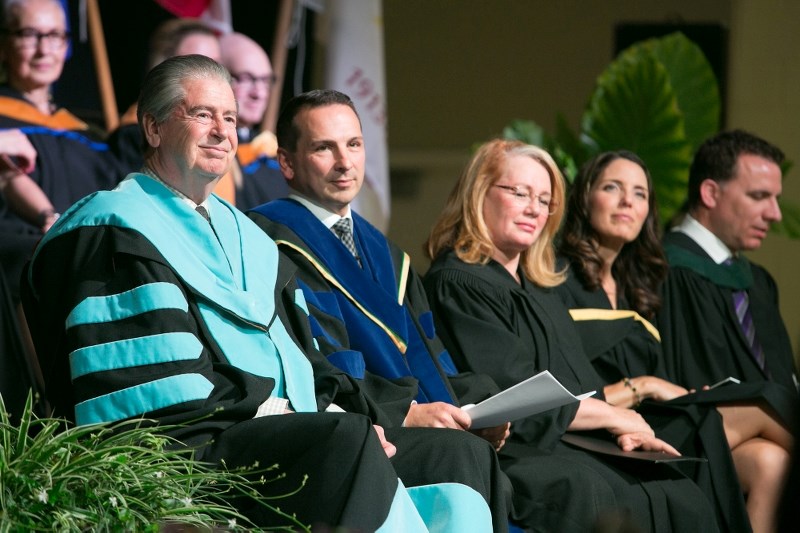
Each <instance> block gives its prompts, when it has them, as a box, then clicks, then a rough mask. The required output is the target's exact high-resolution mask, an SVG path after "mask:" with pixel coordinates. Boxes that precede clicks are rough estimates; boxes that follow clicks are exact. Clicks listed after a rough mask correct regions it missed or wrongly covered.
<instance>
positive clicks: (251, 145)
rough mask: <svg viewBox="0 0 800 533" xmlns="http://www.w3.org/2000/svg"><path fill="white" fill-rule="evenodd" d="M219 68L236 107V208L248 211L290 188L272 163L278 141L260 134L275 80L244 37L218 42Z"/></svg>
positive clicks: (263, 57) (264, 57) (253, 44)
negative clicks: (223, 71)
mask: <svg viewBox="0 0 800 533" xmlns="http://www.w3.org/2000/svg"><path fill="white" fill-rule="evenodd" d="M219 44H220V47H221V48H222V59H221V62H222V65H223V66H224V67H225V68H227V69H228V71H229V72H230V73H231V77H232V78H233V94H234V95H235V96H236V102H237V103H238V104H239V117H238V119H239V123H238V125H237V132H238V133H239V149H238V150H237V152H236V162H237V165H234V167H233V169H232V174H233V182H234V185H235V197H234V202H233V203H235V205H236V207H238V208H239V209H241V210H243V211H244V210H247V209H250V208H253V207H256V206H258V205H261V204H263V203H266V202H269V201H270V200H275V199H277V198H283V197H284V196H287V195H288V194H289V187H288V186H287V185H286V180H285V179H283V174H281V170H280V166H279V165H278V161H277V159H275V157H276V155H277V150H278V141H277V139H276V138H275V134H274V133H273V132H271V131H260V129H261V121H262V120H263V118H264V113H265V112H266V110H267V105H268V104H269V98H270V94H271V90H272V87H273V86H274V85H275V82H276V76H275V74H274V73H273V71H272V64H271V63H270V60H269V57H268V56H267V53H266V52H265V51H264V49H263V48H261V46H260V45H259V44H258V43H257V42H255V41H254V40H253V39H251V38H250V37H248V36H247V35H243V34H241V33H236V32H234V33H229V34H227V35H223V36H222V37H220V40H219Z"/></svg>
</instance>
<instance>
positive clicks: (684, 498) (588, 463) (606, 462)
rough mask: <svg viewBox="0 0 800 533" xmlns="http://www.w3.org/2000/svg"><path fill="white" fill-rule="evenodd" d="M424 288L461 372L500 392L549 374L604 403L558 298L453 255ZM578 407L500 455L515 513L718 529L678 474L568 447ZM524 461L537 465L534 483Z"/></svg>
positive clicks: (562, 526)
mask: <svg viewBox="0 0 800 533" xmlns="http://www.w3.org/2000/svg"><path fill="white" fill-rule="evenodd" d="M424 283H425V288H426V290H427V292H428V298H429V300H430V303H431V307H432V309H433V313H434V317H435V321H436V328H437V331H438V332H439V334H440V336H441V338H442V340H443V342H444V343H445V346H446V347H447V348H448V350H449V351H450V353H451V354H452V356H453V358H454V360H455V362H456V365H457V366H459V368H460V369H463V370H471V371H474V372H481V373H487V374H489V375H490V376H492V377H493V378H494V379H495V381H496V382H497V384H498V385H499V386H500V387H501V388H507V387H509V386H511V385H514V384H516V383H518V382H520V381H522V380H523V379H525V378H528V377H530V376H532V375H534V374H536V373H538V372H540V371H543V370H549V371H550V372H551V373H552V374H553V375H554V376H555V377H556V378H557V379H558V380H559V381H560V382H561V383H562V384H563V385H564V386H565V387H566V388H567V389H568V390H570V391H571V392H572V393H573V394H579V393H584V392H587V391H591V390H597V391H598V393H599V394H600V396H602V380H601V379H600V377H599V376H598V375H597V374H596V373H595V372H594V370H593V368H592V367H591V365H590V364H589V362H588V360H587V359H586V356H585V355H583V353H582V347H581V345H580V341H579V339H578V335H577V333H576V332H575V329H574V324H573V322H572V320H571V318H570V316H569V313H568V311H567V309H566V308H565V307H564V305H563V304H562V303H561V300H560V299H559V298H558V296H556V295H555V294H554V293H553V291H551V290H546V289H541V288H538V287H535V286H534V285H532V284H531V283H529V282H527V281H525V282H523V285H522V286H520V285H519V284H517V283H516V281H515V280H514V279H513V277H512V276H511V275H510V274H508V272H507V271H506V270H505V269H504V268H503V267H502V266H501V265H500V264H498V263H496V262H494V261H490V262H489V263H488V264H487V265H470V264H466V263H464V262H463V261H461V260H459V259H458V258H457V257H456V255H455V254H454V253H453V252H452V251H451V252H448V253H445V254H442V255H441V256H440V257H439V258H437V259H436V260H435V261H434V263H433V265H432V266H431V269H430V270H429V272H428V273H427V275H426V276H425V280H424ZM577 409H578V405H577V404H571V405H568V406H565V407H562V408H559V409H554V410H551V411H548V412H546V413H541V414H540V415H536V416H533V417H529V418H527V419H523V420H520V421H517V422H514V423H513V424H512V435H511V438H510V440H509V443H508V444H507V445H506V447H505V448H504V449H503V450H502V451H501V453H500V458H501V464H502V465H503V467H504V469H505V471H506V473H507V474H508V475H509V477H510V478H511V481H512V483H514V488H515V500H514V505H515V512H524V513H526V514H527V516H526V518H527V520H528V521H529V522H530V524H531V526H532V527H533V528H535V529H536V530H542V531H587V530H589V529H591V528H592V527H594V526H595V525H596V524H597V523H598V520H601V519H602V517H603V516H604V514H606V513H609V512H615V511H616V512H621V513H622V514H623V515H624V516H629V517H630V518H631V520H632V521H633V523H634V524H636V526H637V527H640V528H643V529H644V530H646V531H672V530H676V531H714V530H717V524H716V520H715V519H714V512H713V510H712V508H711V506H710V504H709V502H708V500H707V498H706V497H705V495H704V494H703V493H702V492H701V491H700V489H699V488H698V487H697V486H696V485H695V484H694V483H693V482H692V481H690V480H689V479H686V478H685V477H684V476H683V475H682V474H680V473H678V472H677V471H676V470H674V469H672V468H671V467H668V466H666V465H663V464H650V463H642V462H639V461H626V460H619V459H616V458H614V459H612V458H610V457H608V456H601V455H593V454H590V453H587V452H585V451H583V450H581V449H577V448H573V447H571V446H568V445H566V444H564V443H563V442H562V441H561V440H560V439H561V436H562V435H564V433H565V432H566V430H567V426H568V425H569V424H570V423H571V422H572V419H573V418H574V416H575V413H576V412H577ZM600 433H603V432H594V433H593V434H596V435H599V434H600ZM542 458H544V459H545V460H539V461H536V460H537V459H542ZM526 461H536V462H535V463H533V464H535V465H536V467H535V468H537V470H536V474H535V475H533V476H532V475H531V474H530V470H529V469H528V468H529V467H530V466H528V468H525V463H526ZM634 463H636V464H634Z"/></svg>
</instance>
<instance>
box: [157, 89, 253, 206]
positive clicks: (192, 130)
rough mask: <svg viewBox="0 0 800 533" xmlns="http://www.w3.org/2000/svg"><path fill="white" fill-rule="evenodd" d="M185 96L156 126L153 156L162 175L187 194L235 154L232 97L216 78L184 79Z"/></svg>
mask: <svg viewBox="0 0 800 533" xmlns="http://www.w3.org/2000/svg"><path fill="white" fill-rule="evenodd" d="M183 87H184V89H185V91H186V97H185V99H184V101H183V102H182V103H180V104H179V105H178V106H177V107H176V108H175V110H173V112H172V114H171V115H170V117H169V118H168V119H167V120H166V121H165V122H164V123H162V124H159V125H157V126H156V128H157V134H156V137H155V140H156V142H157V143H158V144H157V150H156V157H157V159H158V161H159V167H160V168H159V170H161V171H162V172H163V177H164V178H165V179H168V180H169V181H171V182H173V185H175V186H177V188H178V190H180V191H181V192H184V194H188V195H189V196H190V197H191V196H192V195H191V194H189V193H188V191H187V190H184V188H183V187H182V186H181V185H184V186H188V189H189V190H194V189H196V187H197V185H204V184H207V183H209V182H211V181H213V180H214V179H216V178H218V177H220V176H222V175H223V174H225V173H226V172H227V171H228V170H229V169H230V167H231V163H232V162H233V158H234V157H235V155H236V147H237V143H238V141H237V136H236V101H235V100H234V97H233V91H232V90H231V87H230V85H228V84H227V83H226V82H225V81H224V80H222V79H219V78H202V79H188V80H185V81H184V82H183Z"/></svg>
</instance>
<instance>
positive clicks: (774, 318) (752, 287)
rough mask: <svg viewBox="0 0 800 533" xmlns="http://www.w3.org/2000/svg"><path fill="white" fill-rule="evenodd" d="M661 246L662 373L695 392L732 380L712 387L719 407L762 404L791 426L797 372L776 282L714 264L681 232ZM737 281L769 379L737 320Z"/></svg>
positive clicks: (750, 270)
mask: <svg viewBox="0 0 800 533" xmlns="http://www.w3.org/2000/svg"><path fill="white" fill-rule="evenodd" d="M664 245H665V250H666V252H667V258H668V260H669V263H670V269H669V275H668V276H667V280H666V282H665V283H664V285H663V290H662V294H663V305H662V307H661V310H660V311H659V312H658V314H657V317H656V319H657V321H656V325H657V327H658V330H659V331H660V333H661V341H662V342H661V344H662V349H663V354H664V361H665V364H666V370H667V375H668V376H669V377H670V378H671V380H672V381H674V382H675V383H678V384H680V385H683V386H684V387H686V388H693V389H700V388H702V387H703V386H704V385H711V384H713V383H716V382H718V381H720V380H723V379H725V378H727V377H729V376H732V377H735V378H737V379H739V380H741V381H742V383H741V384H740V385H737V386H735V387H730V386H726V387H720V388H719V389H715V392H716V393H717V394H718V395H719V398H718V400H719V401H726V400H741V399H747V400H764V401H766V402H767V403H768V404H769V405H770V406H771V407H772V409H774V410H775V411H776V412H777V414H778V415H779V416H780V417H781V420H782V421H783V422H784V424H785V425H786V426H787V427H789V426H791V424H793V422H794V416H795V415H794V410H795V408H796V406H797V402H798V394H797V369H796V368H795V363H794V357H793V355H792V346H791V341H790V340H789V335H788V333H787V331H786V327H785V326H784V323H783V319H782V318H781V315H780V309H779V307H778V288H777V286H776V285H775V280H774V279H773V278H772V276H770V274H769V272H767V271H766V270H765V269H764V268H763V267H761V266H759V265H757V264H755V263H752V262H750V261H748V260H747V259H745V258H739V260H738V261H737V262H736V264H735V265H734V266H732V267H726V266H724V265H717V264H716V263H714V262H713V260H712V259H711V258H710V257H709V256H708V254H706V252H705V251H704V250H703V249H702V248H701V247H700V246H699V245H698V244H697V243H696V242H695V241H694V240H692V239H691V238H690V237H689V236H688V235H686V234H684V233H681V232H677V231H673V232H670V233H668V234H666V235H665V236H664ZM731 272H733V273H731ZM737 283H740V284H744V286H745V288H746V289H747V291H748V294H749V296H750V311H751V313H752V316H753V323H754V324H755V330H756V336H757V337H758V340H759V342H760V343H761V345H762V347H763V349H764V355H765V357H766V366H767V370H768V374H765V373H764V372H763V371H762V370H761V369H760V368H759V367H758V365H757V364H756V363H755V361H754V359H753V357H752V355H751V352H750V347H749V346H748V343H747V340H746V339H745V337H744V334H743V333H742V329H741V327H740V325H739V321H738V319H737V317H736V312H735V310H734V308H733V292H734V288H733V287H732V285H736V284H737ZM717 391H718V392H717Z"/></svg>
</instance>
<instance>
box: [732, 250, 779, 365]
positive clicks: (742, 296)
mask: <svg viewBox="0 0 800 533" xmlns="http://www.w3.org/2000/svg"><path fill="white" fill-rule="evenodd" d="M732 262H733V260H732V259H726V260H725V261H724V264H726V265H729V264H731V263H732ZM733 310H734V311H735V312H736V318H737V319H739V325H740V326H741V328H742V333H743V334H744V337H745V339H747V345H748V347H749V348H750V355H752V356H753V360H754V361H755V362H756V364H757V365H758V368H760V369H761V370H762V372H764V374H766V375H767V376H769V370H768V369H767V360H766V357H765V356H764V349H763V348H762V347H761V343H760V342H758V338H757V337H756V325H755V324H753V314H752V313H751V312H750V295H749V294H747V291H746V290H738V291H733Z"/></svg>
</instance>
